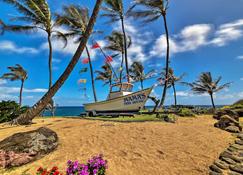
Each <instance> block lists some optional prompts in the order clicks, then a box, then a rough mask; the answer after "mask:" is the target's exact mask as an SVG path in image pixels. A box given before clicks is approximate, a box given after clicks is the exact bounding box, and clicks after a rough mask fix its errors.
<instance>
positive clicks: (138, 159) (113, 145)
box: [0, 116, 233, 175]
mask: <svg viewBox="0 0 243 175" xmlns="http://www.w3.org/2000/svg"><path fill="white" fill-rule="evenodd" d="M34 122H36V123H37V124H34V125H32V126H30V127H24V126H19V127H10V126H3V125H0V140H2V139H4V138H6V137H7V136H10V135H12V134H14V133H17V132H19V131H21V132H24V131H29V130H33V129H36V128H39V127H41V126H46V127H48V128H50V129H53V130H54V131H56V132H57V134H58V136H59V142H60V144H59V146H58V149H57V150H56V151H54V152H53V153H51V154H49V155H47V156H46V157H44V158H42V159H40V160H38V161H35V162H33V163H30V164H28V165H25V166H22V167H19V168H15V169H13V170H11V171H8V172H6V171H3V170H0V174H6V175H20V174H21V173H22V172H24V171H25V170H28V171H27V172H28V173H30V174H34V173H35V170H36V169H37V168H38V167H39V166H44V167H49V168H51V167H52V166H54V165H57V166H58V167H60V169H61V170H62V171H63V172H65V167H66V161H67V160H69V159H70V160H79V161H81V162H86V160H87V159H88V158H90V157H91V156H93V155H97V154H100V153H102V154H103V155H104V158H105V159H107V160H108V166H109V168H108V172H107V174H108V175H125V174H126V175H143V174H144V175H145V174H146V175H203V174H205V175H206V174H207V172H208V171H207V170H208V166H209V165H210V164H212V163H213V161H214V160H215V159H216V158H217V157H218V155H219V153H220V152H222V151H223V150H224V149H225V148H226V147H227V146H228V145H229V143H231V142H233V137H232V136H231V134H230V133H227V132H225V131H222V130H220V129H217V128H214V127H213V124H214V123H215V120H214V119H212V118H211V117H210V116H200V117H197V118H180V119H179V120H178V122H177V123H176V124H168V123H163V122H144V123H114V122H103V121H89V120H82V119H67V118H54V119H35V120H34Z"/></svg>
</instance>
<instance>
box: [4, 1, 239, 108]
mask: <svg viewBox="0 0 243 175" xmlns="http://www.w3.org/2000/svg"><path fill="white" fill-rule="evenodd" d="M48 2H49V4H50V7H51V10H52V11H53V12H61V8H62V6H63V5H65V4H70V3H79V4H80V5H84V6H87V7H89V8H90V9H92V7H93V5H94V2H95V1H84V0H83V1H82V0H80V1H73V0H72V1H70V0H69V1H67V0H65V1H64V0H61V1H60V0H51V1H48ZM130 2H131V1H130V0H125V1H124V3H125V6H126V7H128V6H129V4H130ZM242 7H243V1H242V0H235V1H234V3H232V2H231V1H226V0H214V1H212V0H204V1H195V0H180V1H171V3H170V8H169V10H168V26H169V31H170V37H171V66H172V67H173V68H174V69H175V74H177V75H180V74H182V73H186V76H185V78H184V81H187V82H192V81H194V80H195V79H196V78H197V77H198V76H199V74H200V73H201V72H205V71H210V72H211V73H212V75H213V76H214V77H215V78H216V77H218V76H222V77H223V79H222V83H224V82H233V84H232V85H231V87H230V88H229V89H226V90H224V91H222V92H220V93H218V94H216V99H215V101H216V104H231V103H233V102H234V101H236V100H238V99H240V98H243V71H242V70H243V69H242V68H243V12H242ZM14 15H17V12H16V11H15V10H14V8H12V7H11V6H9V5H8V4H5V3H3V2H0V19H2V20H3V21H5V22H6V23H10V22H9V21H8V19H9V18H11V16H14ZM95 29H99V30H103V31H104V36H106V35H108V34H109V33H110V32H111V31H112V30H113V29H118V30H119V29H120V26H119V24H116V23H115V24H113V25H106V24H105V23H104V19H100V18H99V19H98V22H97V24H96V26H95ZM126 29H127V33H128V34H129V35H131V36H132V39H133V45H132V47H131V48H130V49H129V58H130V62H132V61H133V60H139V61H142V62H143V64H144V65H145V67H146V71H148V70H149V69H152V68H154V69H156V70H158V71H159V70H161V69H162V68H163V67H164V65H165V46H166V45H165V40H164V27H163V21H162V19H160V20H158V21H156V22H154V23H151V24H148V25H146V26H141V23H139V22H138V21H134V20H130V19H128V20H126ZM62 30H63V29H62ZM104 36H97V37H96V40H98V41H99V43H100V44H101V45H102V46H104V45H106V43H105V40H104ZM53 45H54V56H53V57H54V62H53V74H54V80H56V79H57V78H58V77H59V76H60V74H61V73H62V72H63V70H64V69H65V67H66V66H67V64H68V62H69V61H70V59H71V56H72V54H73V52H74V51H75V49H76V47H77V46H76V45H75V44H73V43H72V42H69V45H68V47H67V48H65V49H62V43H61V42H60V41H56V40H55V41H53ZM47 57H48V50H47V49H46V36H45V34H44V33H42V32H36V33H30V34H28V35H26V34H19V33H18V34H13V33H7V32H6V33H5V34H4V35H3V36H0V74H1V75H2V74H3V73H5V72H6V71H7V69H6V67H7V66H12V65H15V64H16V63H18V64H21V65H23V67H24V68H25V69H26V70H27V71H28V74H29V78H28V80H27V81H26V83H25V90H24V99H23V102H24V104H26V105H32V104H34V103H35V102H36V101H37V100H38V99H39V98H40V97H41V96H42V95H43V94H44V93H45V91H46V89H47V87H48V69H47V68H48V60H47ZM84 57H85V55H83V56H82V57H81V58H84ZM92 59H93V64H94V67H95V69H99V68H100V66H101V65H102V64H103V62H104V59H103V57H102V55H101V54H100V53H99V52H98V51H92ZM117 63H119V60H115V61H114V63H113V64H114V65H117ZM82 67H86V65H83V64H81V62H80V63H79V64H78V65H77V66H76V67H75V70H74V71H73V73H72V74H71V76H70V77H69V79H68V80H67V81H66V83H65V85H64V86H63V87H62V88H61V89H60V90H59V92H58V93H57V94H56V96H55V101H56V103H57V104H59V105H62V106H63V105H64V106H77V105H82V104H83V103H87V102H91V101H92V100H93V98H92V91H91V86H90V77H89V74H88V73H87V74H83V75H80V74H79V73H78V72H79V70H80V69H81V68H82ZM80 78H87V80H88V83H87V85H86V86H87V89H88V91H87V94H88V96H89V98H85V97H84V92H83V91H82V90H80V86H79V85H78V83H77V81H78V79H80ZM154 83H155V81H154V80H149V81H146V82H145V86H146V87H149V86H151V85H152V84H154ZM19 85H20V82H7V81H3V80H1V81H0V100H7V99H13V100H17V99H18V90H19ZM96 89H97V94H98V99H99V100H103V99H105V98H106V96H107V93H108V87H103V86H102V82H100V81H96ZM136 89H139V84H135V90H136ZM177 91H178V102H179V103H180V104H202V105H207V104H210V99H209V97H208V96H207V95H201V96H198V95H195V94H193V93H192V92H191V91H190V90H189V89H188V88H187V87H184V86H181V85H177ZM161 92H162V88H161V87H157V88H156V89H154V92H153V93H154V95H156V96H158V97H159V96H160V94H161ZM172 95H173V94H172V91H171V90H169V92H168V96H167V97H168V98H167V100H166V104H172V103H173V98H172V97H173V96H172Z"/></svg>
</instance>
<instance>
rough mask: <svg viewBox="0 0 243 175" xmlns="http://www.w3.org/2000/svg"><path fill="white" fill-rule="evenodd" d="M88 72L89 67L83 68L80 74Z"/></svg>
mask: <svg viewBox="0 0 243 175" xmlns="http://www.w3.org/2000/svg"><path fill="white" fill-rule="evenodd" d="M87 71H88V68H87V67H84V68H82V69H81V70H80V71H79V73H80V74H81V73H85V72H87Z"/></svg>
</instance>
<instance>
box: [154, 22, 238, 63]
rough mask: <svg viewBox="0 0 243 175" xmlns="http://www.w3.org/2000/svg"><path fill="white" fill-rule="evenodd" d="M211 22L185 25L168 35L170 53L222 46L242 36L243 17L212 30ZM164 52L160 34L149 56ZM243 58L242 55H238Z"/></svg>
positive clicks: (163, 36)
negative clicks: (175, 32) (179, 30)
mask: <svg viewBox="0 0 243 175" xmlns="http://www.w3.org/2000/svg"><path fill="white" fill-rule="evenodd" d="M213 29H214V27H213V25H211V24H195V25H191V26H187V27H185V28H183V29H182V30H181V32H180V33H179V34H174V35H171V36H170V53H171V54H176V53H181V52H188V51H194V50H196V49H198V48H200V47H203V46H207V45H211V46H216V47H222V46H224V45H226V44H228V43H229V42H232V41H235V40H237V39H239V38H241V37H243V19H240V20H237V21H234V22H231V23H225V24H222V25H220V26H219V27H218V29H216V30H213ZM165 54H166V37H165V35H164V34H163V35H161V36H160V37H159V38H158V39H157V40H156V41H155V45H154V46H153V48H152V50H151V52H150V56H164V55H165ZM239 59H243V57H241V56H240V57H239Z"/></svg>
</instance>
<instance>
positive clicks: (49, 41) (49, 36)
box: [47, 33, 52, 89]
mask: <svg viewBox="0 0 243 175" xmlns="http://www.w3.org/2000/svg"><path fill="white" fill-rule="evenodd" d="M47 39H48V45H49V60H48V66H49V89H50V88H51V86H52V43H51V34H50V33H48V37H47Z"/></svg>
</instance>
